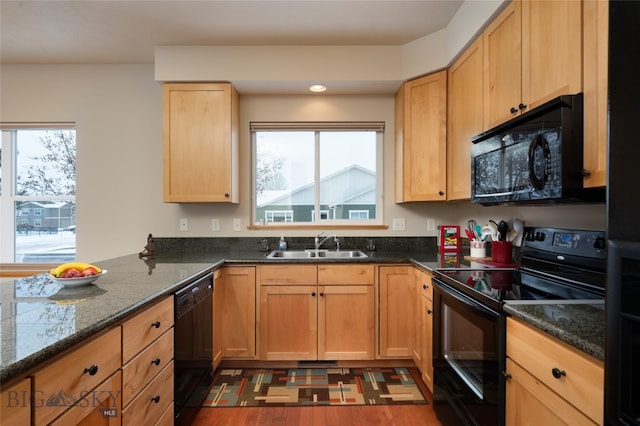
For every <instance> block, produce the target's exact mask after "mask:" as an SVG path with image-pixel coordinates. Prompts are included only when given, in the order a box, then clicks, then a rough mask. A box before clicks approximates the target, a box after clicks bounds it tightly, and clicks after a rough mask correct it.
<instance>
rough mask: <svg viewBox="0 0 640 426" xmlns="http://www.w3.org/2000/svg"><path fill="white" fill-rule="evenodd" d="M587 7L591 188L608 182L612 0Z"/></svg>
mask: <svg viewBox="0 0 640 426" xmlns="http://www.w3.org/2000/svg"><path fill="white" fill-rule="evenodd" d="M583 7H584V11H583V13H584V28H583V32H582V33H583V35H584V55H583V57H584V75H583V78H584V168H585V170H587V171H588V172H589V174H588V175H587V176H585V178H584V186H585V187H587V188H594V187H601V186H605V185H606V184H607V133H608V128H607V125H608V122H607V120H608V112H609V111H608V105H607V88H608V80H607V78H608V71H609V70H608V65H609V58H608V51H609V45H608V38H609V2H607V1H585V2H583Z"/></svg>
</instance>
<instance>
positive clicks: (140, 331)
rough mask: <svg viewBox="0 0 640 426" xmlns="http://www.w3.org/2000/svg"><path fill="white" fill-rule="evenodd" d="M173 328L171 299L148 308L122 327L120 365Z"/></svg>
mask: <svg viewBox="0 0 640 426" xmlns="http://www.w3.org/2000/svg"><path fill="white" fill-rule="evenodd" d="M172 326H173V297H168V298H166V299H165V300H163V301H162V302H159V303H157V304H156V305H154V306H152V307H150V308H149V309H147V310H146V311H143V312H141V313H139V314H138V315H136V316H135V317H134V318H132V319H130V320H129V321H127V322H125V323H124V324H123V325H122V363H123V364H126V363H127V362H129V361H130V360H131V358H133V357H134V356H135V355H136V354H137V353H138V352H140V351H141V350H142V349H144V348H145V347H146V346H148V345H149V344H150V343H151V342H153V341H154V340H156V339H157V338H158V337H160V336H161V335H162V334H164V332H165V331H167V330H168V329H169V328H171V327H172Z"/></svg>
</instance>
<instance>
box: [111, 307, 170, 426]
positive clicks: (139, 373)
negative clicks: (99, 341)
mask: <svg viewBox="0 0 640 426" xmlns="http://www.w3.org/2000/svg"><path fill="white" fill-rule="evenodd" d="M173 326H174V300H173V297H168V298H166V299H164V300H163V301H161V302H158V303H156V304H155V305H153V306H151V307H150V308H148V309H146V310H144V311H142V312H140V313H139V314H137V315H135V316H134V317H133V318H131V319H130V320H128V321H126V322H125V323H124V324H122V354H123V357H122V361H123V365H122V408H123V410H122V424H123V425H140V424H154V423H155V422H156V421H158V420H159V419H160V418H161V417H162V415H163V413H164V412H165V410H166V409H167V407H169V406H170V405H173V353H174V327H173Z"/></svg>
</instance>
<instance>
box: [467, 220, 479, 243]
mask: <svg viewBox="0 0 640 426" xmlns="http://www.w3.org/2000/svg"><path fill="white" fill-rule="evenodd" d="M467 229H468V230H469V232H471V233H472V234H473V235H474V238H471V239H472V240H479V239H480V226H478V223H477V222H476V221H475V220H474V219H471V220H469V221H467Z"/></svg>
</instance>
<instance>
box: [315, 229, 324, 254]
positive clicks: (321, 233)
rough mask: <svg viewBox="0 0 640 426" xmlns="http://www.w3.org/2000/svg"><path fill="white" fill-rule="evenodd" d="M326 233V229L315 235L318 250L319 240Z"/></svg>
mask: <svg viewBox="0 0 640 426" xmlns="http://www.w3.org/2000/svg"><path fill="white" fill-rule="evenodd" d="M323 234H324V231H322V232H320V233H319V234H318V235H316V236H315V238H314V239H313V241H314V243H315V245H316V250H318V241H320V237H321V236H322V235H323Z"/></svg>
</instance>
